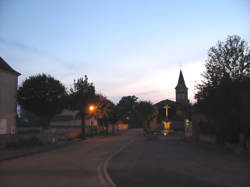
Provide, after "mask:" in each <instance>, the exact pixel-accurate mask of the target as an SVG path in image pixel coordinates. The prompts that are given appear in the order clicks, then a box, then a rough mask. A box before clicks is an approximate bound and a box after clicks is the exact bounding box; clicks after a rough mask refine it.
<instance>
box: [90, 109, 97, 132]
mask: <svg viewBox="0 0 250 187" xmlns="http://www.w3.org/2000/svg"><path fill="white" fill-rule="evenodd" d="M95 109H96V107H95V106H94V105H89V111H90V113H92V112H94V110H95ZM92 126H93V123H92V116H91V118H90V135H91V136H92V135H93V133H92V130H93V129H92V128H93V127H92Z"/></svg>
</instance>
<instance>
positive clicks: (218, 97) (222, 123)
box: [195, 36, 250, 139]
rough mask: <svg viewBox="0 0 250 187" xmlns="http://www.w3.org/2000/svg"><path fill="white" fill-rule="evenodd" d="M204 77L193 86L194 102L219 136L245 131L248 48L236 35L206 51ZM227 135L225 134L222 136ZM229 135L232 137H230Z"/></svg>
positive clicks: (249, 75) (249, 74)
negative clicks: (212, 122) (194, 87)
mask: <svg viewBox="0 0 250 187" xmlns="http://www.w3.org/2000/svg"><path fill="white" fill-rule="evenodd" d="M205 67H206V71H205V72H204V73H203V77H204V81H203V82H202V83H201V84H199V85H198V86H197V89H198V92H197V94H196V96H195V97H196V98H197V100H198V106H199V107H200V109H201V110H202V111H203V112H205V113H206V114H207V115H208V116H209V118H211V119H212V120H213V121H214V123H216V124H217V125H216V126H217V132H219V133H220V135H221V134H222V136H230V135H232V136H234V135H235V134H237V132H241V133H246V132H249V129H250V128H249V125H248V122H247V121H248V120H249V117H248V116H250V113H249V110H248V109H247V107H246V106H245V105H246V104H249V103H250V99H249V97H247V96H246V95H250V88H249V86H248V85H249V83H250V50H249V47H248V45H247V42H245V41H244V40H242V39H241V38H240V37H239V36H229V37H228V38H227V40H226V41H225V42H221V41H219V42H218V43H217V45H216V46H214V47H211V48H210V50H209V51H208V59H207V61H206V65H205ZM226 138H227V137H226ZM231 139H232V138H231Z"/></svg>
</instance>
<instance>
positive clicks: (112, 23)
mask: <svg viewBox="0 0 250 187" xmlns="http://www.w3.org/2000/svg"><path fill="white" fill-rule="evenodd" d="M235 34H236V35H239V36H240V37H241V38H242V39H244V40H246V41H247V42H248V44H249V43H250V1H249V0H208V1H203V0H202V1H201V0H197V1H195V0H193V1H191V0H182V1H170V0H169V1H167V0H165V1H157V0H152V1H149V0H144V1H143V0H142V1H137V0H131V1H130V0H123V1H121V0H113V1H110V0H99V1H98V0H96V1H95V0H81V1H80V0H79V1H74V0H72V1H66V0H65V1H63V0H16V1H15V0H0V56H1V57H2V58H3V59H5V61H7V62H8V63H9V65H11V66H12V67H13V68H14V69H15V70H16V71H18V72H20V73H21V74H22V75H21V76H20V77H19V84H21V83H22V81H23V80H25V79H26V78H27V77H29V76H30V75H35V74H38V73H46V74H50V75H52V76H53V77H55V78H56V79H58V80H60V81H61V82H62V83H63V84H64V85H65V86H66V87H67V88H70V87H71V86H72V83H73V81H74V79H77V78H80V77H84V75H87V76H88V77H89V80H90V82H93V83H94V85H95V87H96V90H97V92H99V93H102V94H104V95H105V96H107V97H108V98H109V99H111V100H112V101H114V102H117V101H119V99H120V98H121V96H126V95H136V96H138V97H139V98H140V99H143V100H151V101H152V102H153V103H155V102H157V101H160V100H162V99H172V100H175V89H174V88H175V86H176V84H177V81H178V76H179V71H180V67H181V69H182V71H183V74H184V78H185V81H186V85H187V87H188V88H189V99H190V100H191V101H192V102H193V101H194V99H193V97H194V93H195V90H194V87H195V85H196V84H197V83H198V82H200V81H201V73H202V72H203V71H204V64H205V59H206V58H207V52H208V49H209V48H210V47H211V46H213V45H215V44H216V43H217V41H218V40H222V41H223V40H226V38H227V36H228V35H235Z"/></svg>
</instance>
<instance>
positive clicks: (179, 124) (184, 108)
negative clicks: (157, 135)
mask: <svg viewBox="0 0 250 187" xmlns="http://www.w3.org/2000/svg"><path fill="white" fill-rule="evenodd" d="M175 97H176V101H172V100H169V99H165V100H162V101H160V102H158V103H156V104H155V105H154V107H155V109H156V113H157V117H156V118H155V119H153V120H152V122H151V129H152V130H159V129H160V128H161V126H162V123H163V121H165V122H168V121H170V122H171V128H173V129H175V130H184V125H185V122H184V121H185V119H187V118H189V112H188V111H189V100H188V88H187V86H186V84H185V80H184V76H183V73H182V71H181V70H180V74H179V79H178V83H177V86H176V87H175Z"/></svg>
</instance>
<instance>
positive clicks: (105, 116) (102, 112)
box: [95, 94, 114, 132]
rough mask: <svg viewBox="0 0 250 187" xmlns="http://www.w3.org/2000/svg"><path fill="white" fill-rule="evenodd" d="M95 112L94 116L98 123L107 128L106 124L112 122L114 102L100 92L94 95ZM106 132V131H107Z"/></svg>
mask: <svg viewBox="0 0 250 187" xmlns="http://www.w3.org/2000/svg"><path fill="white" fill-rule="evenodd" d="M95 103H96V112H95V116H96V118H97V121H98V123H99V124H100V125H101V126H103V127H106V129H107V128H108V125H109V124H111V123H112V118H113V115H114V104H113V103H112V102H111V101H110V100H108V99H107V98H106V97H104V96H103V95H101V94H97V95H96V102H95ZM107 132H108V131H107Z"/></svg>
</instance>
